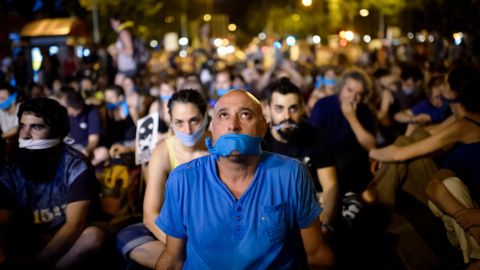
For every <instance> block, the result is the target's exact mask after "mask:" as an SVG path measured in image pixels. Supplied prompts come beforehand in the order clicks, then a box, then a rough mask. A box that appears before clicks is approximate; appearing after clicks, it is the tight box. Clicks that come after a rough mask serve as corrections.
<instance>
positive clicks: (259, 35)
mask: <svg viewBox="0 0 480 270" xmlns="http://www.w3.org/2000/svg"><path fill="white" fill-rule="evenodd" d="M258 38H259V39H260V40H265V39H266V38H267V35H266V34H265V33H263V32H261V33H260V34H258Z"/></svg>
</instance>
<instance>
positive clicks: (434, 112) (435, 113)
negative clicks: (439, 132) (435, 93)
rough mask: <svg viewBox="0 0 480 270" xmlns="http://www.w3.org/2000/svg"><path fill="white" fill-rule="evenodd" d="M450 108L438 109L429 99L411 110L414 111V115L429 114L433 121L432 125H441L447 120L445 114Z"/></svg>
mask: <svg viewBox="0 0 480 270" xmlns="http://www.w3.org/2000/svg"><path fill="white" fill-rule="evenodd" d="M448 108H449V107H448V106H442V107H440V108H436V107H434V106H433V105H432V104H431V103H430V101H429V100H428V99H424V100H422V101H420V102H419V103H417V105H415V106H413V107H412V108H411V109H410V110H412V113H413V115H418V114H421V113H425V114H428V115H430V118H431V119H432V123H439V122H442V121H443V120H445V112H446V110H447V109H448Z"/></svg>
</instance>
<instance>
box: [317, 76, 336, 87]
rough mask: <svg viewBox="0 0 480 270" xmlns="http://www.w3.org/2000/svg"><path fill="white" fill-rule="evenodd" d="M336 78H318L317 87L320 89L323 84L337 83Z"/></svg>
mask: <svg viewBox="0 0 480 270" xmlns="http://www.w3.org/2000/svg"><path fill="white" fill-rule="evenodd" d="M335 82H336V80H329V79H325V78H324V77H320V78H318V80H317V81H316V82H315V89H319V88H321V87H322V85H323V84H324V85H335Z"/></svg>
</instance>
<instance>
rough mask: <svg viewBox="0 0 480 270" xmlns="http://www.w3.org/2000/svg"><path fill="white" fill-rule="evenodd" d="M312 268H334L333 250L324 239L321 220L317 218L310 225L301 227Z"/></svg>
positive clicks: (309, 264) (309, 263)
mask: <svg viewBox="0 0 480 270" xmlns="http://www.w3.org/2000/svg"><path fill="white" fill-rule="evenodd" d="M300 234H301V235H302V240H303V245H304V247H305V252H306V253H307V261H308V266H309V267H310V269H332V268H333V266H334V263H335V262H334V261H335V259H334V256H333V252H332V250H331V249H330V247H329V246H328V245H327V243H326V242H325V240H324V238H323V237H324V236H323V234H322V229H321V224H320V220H319V219H318V218H316V219H315V220H314V221H313V222H312V224H310V225H309V226H308V227H306V228H303V229H300Z"/></svg>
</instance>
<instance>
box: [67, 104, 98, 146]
mask: <svg viewBox="0 0 480 270" xmlns="http://www.w3.org/2000/svg"><path fill="white" fill-rule="evenodd" d="M69 118H70V137H72V138H73V139H74V140H75V141H74V144H78V145H82V146H83V147H86V146H87V145H88V136H90V135H100V133H101V131H102V122H101V120H100V113H99V112H98V109H97V108H94V107H92V106H89V105H87V106H85V109H84V110H83V112H82V113H81V114H79V115H77V116H69Z"/></svg>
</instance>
